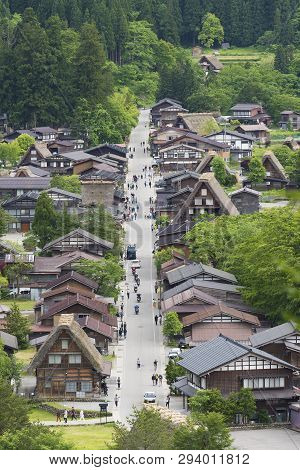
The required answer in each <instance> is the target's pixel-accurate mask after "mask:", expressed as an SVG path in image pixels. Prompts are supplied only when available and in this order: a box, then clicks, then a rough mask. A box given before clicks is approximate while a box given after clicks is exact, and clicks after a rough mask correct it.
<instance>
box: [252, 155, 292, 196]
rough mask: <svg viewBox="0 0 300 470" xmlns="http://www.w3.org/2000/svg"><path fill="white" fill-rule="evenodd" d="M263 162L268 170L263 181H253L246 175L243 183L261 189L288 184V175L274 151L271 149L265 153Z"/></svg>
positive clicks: (278, 187) (282, 186)
mask: <svg viewBox="0 0 300 470" xmlns="http://www.w3.org/2000/svg"><path fill="white" fill-rule="evenodd" d="M262 164H263V166H264V168H265V170H266V176H265V178H264V181H263V183H256V184H254V183H251V182H249V181H248V180H247V177H246V179H245V181H243V185H244V186H247V187H250V188H254V189H257V190H260V191H264V190H268V189H282V188H285V187H286V185H287V184H288V177H287V175H286V173H285V170H284V168H283V166H282V165H281V163H280V161H279V160H278V158H277V157H276V156H275V155H274V153H273V152H272V151H270V150H269V151H268V152H266V153H265V154H264V156H263V157H262Z"/></svg>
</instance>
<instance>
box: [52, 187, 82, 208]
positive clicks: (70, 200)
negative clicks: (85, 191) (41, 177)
mask: <svg viewBox="0 0 300 470" xmlns="http://www.w3.org/2000/svg"><path fill="white" fill-rule="evenodd" d="M46 193H47V194H48V196H49V197H51V199H52V201H53V203H54V205H55V207H56V209H58V210H63V209H75V208H77V207H78V206H80V205H81V202H82V197H81V195H80V194H78V193H71V192H70V191H65V190H64V189H60V188H50V189H47V191H46Z"/></svg>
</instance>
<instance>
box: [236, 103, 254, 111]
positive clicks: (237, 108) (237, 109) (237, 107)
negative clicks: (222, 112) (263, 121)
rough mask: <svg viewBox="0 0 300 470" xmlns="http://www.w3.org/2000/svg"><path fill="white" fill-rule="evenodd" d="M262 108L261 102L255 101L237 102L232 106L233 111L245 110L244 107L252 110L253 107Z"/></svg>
mask: <svg viewBox="0 0 300 470" xmlns="http://www.w3.org/2000/svg"><path fill="white" fill-rule="evenodd" d="M256 108H261V106H260V105H259V104H255V103H237V104H236V105H235V106H232V108H230V109H231V110H232V111H243V110H244V109H246V110H249V111H251V109H256Z"/></svg>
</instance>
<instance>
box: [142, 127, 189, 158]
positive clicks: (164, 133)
mask: <svg viewBox="0 0 300 470" xmlns="http://www.w3.org/2000/svg"><path fill="white" fill-rule="evenodd" d="M189 133H192V132H191V131H189V130H187V129H183V128H179V127H160V128H159V129H156V130H155V131H153V132H151V134H150V151H151V155H152V156H153V157H154V158H158V151H159V150H160V148H161V147H162V146H163V145H167V144H169V145H172V141H173V140H174V139H177V138H178V137H181V136H183V135H186V134H189ZM194 134H196V132H194Z"/></svg>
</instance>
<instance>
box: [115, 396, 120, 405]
mask: <svg viewBox="0 0 300 470" xmlns="http://www.w3.org/2000/svg"><path fill="white" fill-rule="evenodd" d="M118 403H119V397H118V394H117V393H116V394H115V405H116V407H117V406H118Z"/></svg>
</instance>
